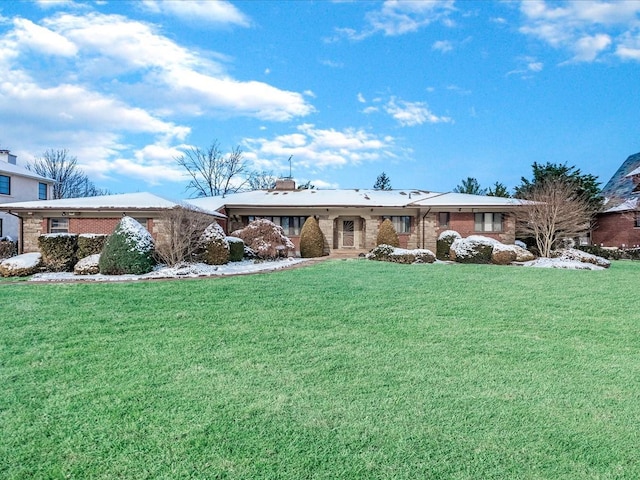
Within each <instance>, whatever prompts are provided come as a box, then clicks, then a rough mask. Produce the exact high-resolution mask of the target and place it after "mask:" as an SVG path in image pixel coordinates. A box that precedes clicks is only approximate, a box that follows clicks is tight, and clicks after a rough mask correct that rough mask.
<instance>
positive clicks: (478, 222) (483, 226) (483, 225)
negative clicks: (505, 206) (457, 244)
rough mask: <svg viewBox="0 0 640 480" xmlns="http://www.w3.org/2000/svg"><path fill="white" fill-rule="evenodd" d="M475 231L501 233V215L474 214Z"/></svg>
mask: <svg viewBox="0 0 640 480" xmlns="http://www.w3.org/2000/svg"><path fill="white" fill-rule="evenodd" d="M475 231H476V232H501V231H502V214H501V213H476V215H475Z"/></svg>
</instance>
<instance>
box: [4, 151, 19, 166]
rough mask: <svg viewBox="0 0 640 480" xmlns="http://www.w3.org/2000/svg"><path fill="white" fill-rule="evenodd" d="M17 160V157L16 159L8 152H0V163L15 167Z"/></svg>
mask: <svg viewBox="0 0 640 480" xmlns="http://www.w3.org/2000/svg"><path fill="white" fill-rule="evenodd" d="M17 158H18V157H16V156H15V155H11V152H9V150H0V162H6V163H11V164H13V165H15V164H16V159H17Z"/></svg>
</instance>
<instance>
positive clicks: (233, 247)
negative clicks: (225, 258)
mask: <svg viewBox="0 0 640 480" xmlns="http://www.w3.org/2000/svg"><path fill="white" fill-rule="evenodd" d="M227 242H229V261H230V262H241V261H242V259H243V258H244V242H243V241H242V239H241V238H238V237H227Z"/></svg>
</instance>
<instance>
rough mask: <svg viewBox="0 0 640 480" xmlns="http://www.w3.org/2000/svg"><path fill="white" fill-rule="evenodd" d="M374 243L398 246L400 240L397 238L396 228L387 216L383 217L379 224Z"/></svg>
mask: <svg viewBox="0 0 640 480" xmlns="http://www.w3.org/2000/svg"><path fill="white" fill-rule="evenodd" d="M376 245H391V246H392V247H399V246H400V240H398V234H397V233H396V229H395V228H394V227H393V223H391V220H389V219H388V218H385V219H384V221H383V222H382V224H381V225H380V229H379V230H378V237H377V238H376Z"/></svg>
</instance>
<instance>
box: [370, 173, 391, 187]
mask: <svg viewBox="0 0 640 480" xmlns="http://www.w3.org/2000/svg"><path fill="white" fill-rule="evenodd" d="M373 189H374V190H391V180H389V177H388V176H387V174H386V173H384V172H382V173H381V174H380V175H378V178H377V179H376V183H375V184H374V185H373Z"/></svg>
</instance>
